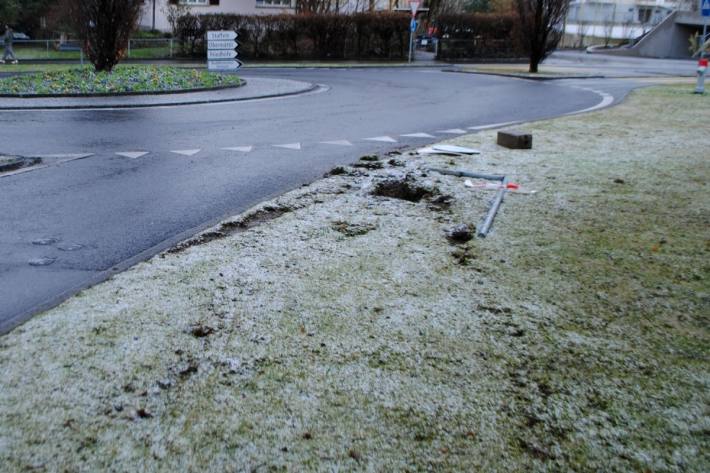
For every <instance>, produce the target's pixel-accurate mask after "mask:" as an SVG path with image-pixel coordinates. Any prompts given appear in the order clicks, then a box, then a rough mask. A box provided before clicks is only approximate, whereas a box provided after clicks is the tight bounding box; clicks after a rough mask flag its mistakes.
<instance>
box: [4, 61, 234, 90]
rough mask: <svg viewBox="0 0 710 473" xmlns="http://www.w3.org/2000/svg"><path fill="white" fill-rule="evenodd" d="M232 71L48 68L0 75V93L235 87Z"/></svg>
mask: <svg viewBox="0 0 710 473" xmlns="http://www.w3.org/2000/svg"><path fill="white" fill-rule="evenodd" d="M240 84H241V79H239V77H237V76H235V75H233V74H216V73H212V72H207V71H205V70H199V69H186V68H179V67H172V66H117V67H116V68H115V69H114V70H113V72H111V73H107V72H99V73H97V72H95V71H94V69H93V68H92V67H88V66H87V67H84V68H79V69H71V70H50V71H46V72H37V73H30V74H23V75H17V76H12V77H6V78H0V94H5V95H28V96H32V95H60V94H86V95H91V94H118V93H131V92H132V93H154V92H178V91H181V90H193V89H209V88H215V87H225V86H238V85H240Z"/></svg>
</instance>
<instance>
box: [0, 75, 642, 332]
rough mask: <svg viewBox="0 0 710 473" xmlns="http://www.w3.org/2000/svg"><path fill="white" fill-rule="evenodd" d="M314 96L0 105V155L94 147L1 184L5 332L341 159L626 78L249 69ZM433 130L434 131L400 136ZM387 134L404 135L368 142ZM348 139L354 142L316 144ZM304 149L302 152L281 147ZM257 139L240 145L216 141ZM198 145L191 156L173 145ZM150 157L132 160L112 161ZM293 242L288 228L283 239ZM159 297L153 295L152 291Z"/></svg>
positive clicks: (548, 104) (558, 105) (618, 84)
mask: <svg viewBox="0 0 710 473" xmlns="http://www.w3.org/2000/svg"><path fill="white" fill-rule="evenodd" d="M242 75H243V76H244V77H246V78H247V80H248V78H249V77H250V76H261V77H281V78H288V79H296V80H303V81H307V82H313V83H318V84H323V85H324V88H323V89H322V91H321V92H320V93H315V94H308V95H302V96H296V97H289V98H283V99H270V100H260V101H253V102H240V103H232V104H215V105H200V106H183V107H173V108H149V109H130V110H86V111H82V110H75V111H22V112H20V111H18V112H0V143H2V144H0V154H17V155H24V156H31V155H37V154H62V153H93V156H90V157H87V158H85V159H78V160H73V161H69V162H65V163H62V164H58V161H59V160H58V159H55V160H54V161H52V159H48V160H47V163H49V164H53V165H50V166H48V167H46V168H43V169H38V170H35V171H32V172H26V173H22V174H17V175H12V176H5V177H1V178H0V209H2V217H1V218H0V333H4V332H7V331H8V330H10V329H12V328H13V327H15V326H17V325H18V324H19V323H21V322H22V321H24V320H26V319H27V318H29V317H30V316H31V315H32V314H35V313H37V312H38V311H41V310H44V309H46V308H49V307H51V306H53V305H56V304H58V303H59V302H61V301H62V300H64V299H66V298H67V297H69V296H70V295H72V294H74V293H76V292H77V291H78V290H80V289H82V288H84V287H87V286H89V285H91V284H94V283H96V282H99V281H101V280H104V279H106V278H107V277H109V276H110V275H111V274H114V273H115V272H117V271H121V270H123V269H125V268H127V267H129V266H131V265H132V264H134V263H135V262H137V261H140V260H142V259H145V258H147V257H149V256H151V255H153V254H156V253H157V252H159V251H161V250H163V249H166V248H168V247H170V246H172V245H173V244H175V243H176V242H178V241H180V240H182V239H184V238H186V237H188V236H190V235H192V234H194V233H195V232H196V231H198V230H200V229H202V228H205V227H207V226H209V225H211V224H214V223H216V222H217V221H219V220H220V219H222V218H224V217H226V216H229V215H233V214H236V213H238V212H240V211H243V210H245V209H247V208H248V207H250V206H252V205H254V204H256V203H258V202H260V201H263V200H266V199H268V198H270V197H273V196H276V195H279V194H282V193H284V192H286V191H288V190H290V189H293V188H295V187H298V186H300V185H302V184H305V183H308V182H311V181H313V180H315V179H317V178H319V177H320V176H321V175H322V174H323V173H324V172H326V171H328V170H329V169H331V168H332V167H334V166H335V165H340V164H347V163H350V162H353V161H356V160H357V159H358V158H359V157H360V156H362V155H364V154H367V153H373V152H385V151H389V150H391V149H394V148H398V147H402V146H410V147H411V146H418V145H423V144H426V143H430V142H436V141H440V140H442V139H445V138H448V137H451V136H452V135H451V134H442V133H437V131H440V130H446V129H452V128H466V127H472V126H479V125H485V124H493V123H501V122H509V121H513V120H532V119H539V118H547V117H553V116H558V115H561V114H565V113H568V112H573V111H577V110H582V109H586V108H588V107H592V106H594V105H596V104H598V103H599V102H600V100H601V98H600V96H599V95H598V94H596V93H593V92H590V91H588V90H581V89H579V88H574V87H570V85H572V86H581V87H587V88H594V89H597V90H601V91H604V92H607V93H609V94H611V95H613V96H614V98H615V99H616V100H620V99H622V98H623V97H624V96H625V95H626V94H627V93H628V91H629V90H631V88H633V86H634V84H633V83H632V82H629V81H613V80H596V81H594V80H587V81H554V82H538V81H525V80H519V79H509V78H502V77H495V76H479V75H471V74H455V73H444V72H441V71H440V70H439V69H413V70H412V69H394V68H393V69H353V70H327V69H305V70H285V69H284V70H245V71H244V72H243V73H242ZM415 132H426V133H430V134H432V135H435V138H428V139H419V138H403V137H401V136H399V135H401V134H407V133H415ZM383 135H387V136H390V137H392V138H394V139H396V140H398V142H397V143H386V142H377V141H366V140H365V138H368V137H378V136H383ZM333 140H348V141H350V142H351V143H352V146H339V145H333V144H322V143H320V142H322V141H333ZM293 143H299V144H300V147H301V149H300V150H296V149H285V148H278V147H275V146H274V145H278V144H293ZM237 146H253V147H254V148H253V151H251V152H248V153H240V152H234V151H225V150H222V149H220V148H224V147H237ZM188 149H189V150H196V149H199V150H200V151H199V152H197V153H196V154H194V155H193V156H183V155H178V154H175V153H172V152H171V150H188ZM136 150H143V151H148V152H149V154H147V155H145V156H143V157H140V158H138V159H128V158H125V157H121V156H118V155H116V154H115V153H116V152H124V151H136ZM285 237H287V236H285ZM156 297H159V294H156Z"/></svg>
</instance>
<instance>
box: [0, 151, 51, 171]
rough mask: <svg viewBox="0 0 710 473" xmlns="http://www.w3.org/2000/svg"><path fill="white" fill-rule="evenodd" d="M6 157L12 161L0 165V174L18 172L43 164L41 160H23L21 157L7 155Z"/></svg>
mask: <svg viewBox="0 0 710 473" xmlns="http://www.w3.org/2000/svg"><path fill="white" fill-rule="evenodd" d="M4 156H5V157H6V158H10V161H9V162H6V163H0V174H2V173H6V172H11V171H17V170H18V169H22V168H25V167H30V166H34V165H37V164H39V163H40V162H42V160H41V159H40V158H22V157H20V156H7V155H4Z"/></svg>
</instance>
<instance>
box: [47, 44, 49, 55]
mask: <svg viewBox="0 0 710 473" xmlns="http://www.w3.org/2000/svg"><path fill="white" fill-rule="evenodd" d="M47 59H49V40H47Z"/></svg>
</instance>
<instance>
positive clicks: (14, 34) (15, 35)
mask: <svg viewBox="0 0 710 473" xmlns="http://www.w3.org/2000/svg"><path fill="white" fill-rule="evenodd" d="M12 37H13V38H14V39H16V40H20V41H24V40H28V39H30V37H29V36H27V35H26V34H25V33H20V32H18V31H13V32H12Z"/></svg>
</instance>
